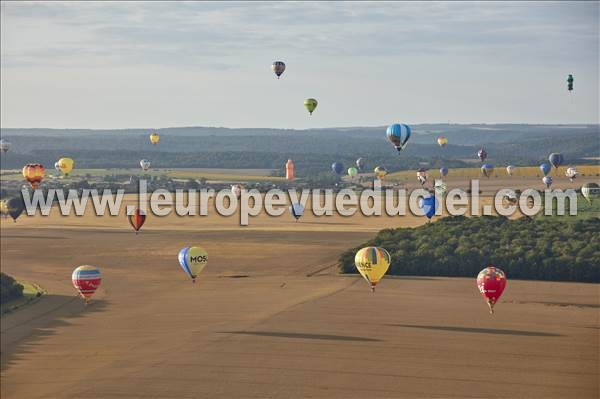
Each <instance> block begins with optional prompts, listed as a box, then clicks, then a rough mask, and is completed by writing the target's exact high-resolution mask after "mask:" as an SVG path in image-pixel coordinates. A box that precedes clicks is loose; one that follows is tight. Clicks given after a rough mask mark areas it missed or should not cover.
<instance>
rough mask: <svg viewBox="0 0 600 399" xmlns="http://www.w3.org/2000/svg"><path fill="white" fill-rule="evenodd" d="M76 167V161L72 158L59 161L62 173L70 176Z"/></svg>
mask: <svg viewBox="0 0 600 399" xmlns="http://www.w3.org/2000/svg"><path fill="white" fill-rule="evenodd" d="M74 165H75V161H73V160H72V159H71V158H61V159H59V160H58V167H59V169H60V171H61V172H62V173H64V174H65V176H66V175H68V174H69V173H71V171H72V170H73V166H74Z"/></svg>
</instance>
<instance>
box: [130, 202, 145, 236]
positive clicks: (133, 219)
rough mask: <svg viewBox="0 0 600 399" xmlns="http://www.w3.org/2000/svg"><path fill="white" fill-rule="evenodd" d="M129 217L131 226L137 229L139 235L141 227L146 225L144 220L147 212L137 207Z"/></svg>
mask: <svg viewBox="0 0 600 399" xmlns="http://www.w3.org/2000/svg"><path fill="white" fill-rule="evenodd" d="M127 219H128V220H129V224H130V225H131V227H133V229H134V230H135V234H136V235H137V233H138V231H140V229H141V228H142V226H143V225H144V222H145V221H146V214H145V213H144V212H142V211H141V210H139V209H137V208H136V210H135V211H133V213H132V214H131V215H127Z"/></svg>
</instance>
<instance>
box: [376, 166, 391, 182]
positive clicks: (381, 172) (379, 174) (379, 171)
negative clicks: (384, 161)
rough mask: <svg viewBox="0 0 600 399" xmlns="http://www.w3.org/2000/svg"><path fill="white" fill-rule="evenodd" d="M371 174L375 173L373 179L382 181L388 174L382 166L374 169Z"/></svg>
mask: <svg viewBox="0 0 600 399" xmlns="http://www.w3.org/2000/svg"><path fill="white" fill-rule="evenodd" d="M373 172H375V177H377V178H378V179H379V180H383V178H384V177H385V175H387V173H388V171H387V169H386V168H385V167H383V166H378V167H376V168H375V169H374V170H373Z"/></svg>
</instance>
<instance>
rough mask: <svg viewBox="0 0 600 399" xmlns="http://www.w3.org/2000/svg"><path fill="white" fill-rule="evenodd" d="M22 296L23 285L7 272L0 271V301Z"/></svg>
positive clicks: (4, 301)
mask: <svg viewBox="0 0 600 399" xmlns="http://www.w3.org/2000/svg"><path fill="white" fill-rule="evenodd" d="M22 296H23V286H22V285H21V284H19V283H18V282H17V281H16V280H15V279H14V278H12V277H11V276H9V275H8V274H4V273H0V302H1V303H6V302H8V301H12V300H13V299H18V298H21V297H22Z"/></svg>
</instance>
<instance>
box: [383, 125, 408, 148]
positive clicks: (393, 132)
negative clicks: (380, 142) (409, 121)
mask: <svg viewBox="0 0 600 399" xmlns="http://www.w3.org/2000/svg"><path fill="white" fill-rule="evenodd" d="M386 134H387V138H388V140H389V141H391V142H392V144H393V145H394V147H396V149H397V150H398V152H400V151H402V150H403V149H404V148H406V144H407V143H408V139H410V126H408V125H404V124H402V123H394V124H393V125H390V126H389V127H388V128H387V132H386Z"/></svg>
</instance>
